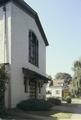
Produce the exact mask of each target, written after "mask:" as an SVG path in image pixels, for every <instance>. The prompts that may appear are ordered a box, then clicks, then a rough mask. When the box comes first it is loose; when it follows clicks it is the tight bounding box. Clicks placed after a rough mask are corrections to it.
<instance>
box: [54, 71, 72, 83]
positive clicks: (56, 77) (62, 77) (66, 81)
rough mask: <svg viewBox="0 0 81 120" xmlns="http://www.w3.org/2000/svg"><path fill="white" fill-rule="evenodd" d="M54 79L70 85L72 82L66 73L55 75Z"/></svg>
mask: <svg viewBox="0 0 81 120" xmlns="http://www.w3.org/2000/svg"><path fill="white" fill-rule="evenodd" d="M55 79H56V80H59V79H64V80H65V83H68V84H69V83H70V81H71V80H72V77H71V75H70V74H68V73H61V72H60V73H57V74H56V76H55Z"/></svg>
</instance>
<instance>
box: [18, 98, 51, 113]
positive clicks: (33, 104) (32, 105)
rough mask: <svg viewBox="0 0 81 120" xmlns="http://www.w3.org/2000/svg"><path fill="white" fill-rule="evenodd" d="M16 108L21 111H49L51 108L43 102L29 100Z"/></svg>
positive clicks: (49, 104) (47, 103)
mask: <svg viewBox="0 0 81 120" xmlns="http://www.w3.org/2000/svg"><path fill="white" fill-rule="evenodd" d="M17 108H19V109H22V110H24V111H27V110H31V111H37V110H49V109H51V108H52V104H51V103H49V102H47V101H45V100H38V99H29V100H24V101H22V102H20V103H19V104H17Z"/></svg>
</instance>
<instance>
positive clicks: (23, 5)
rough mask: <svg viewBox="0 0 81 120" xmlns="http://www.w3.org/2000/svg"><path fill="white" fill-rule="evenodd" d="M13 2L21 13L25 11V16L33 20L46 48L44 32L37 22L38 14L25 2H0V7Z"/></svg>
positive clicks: (4, 0)
mask: <svg viewBox="0 0 81 120" xmlns="http://www.w3.org/2000/svg"><path fill="white" fill-rule="evenodd" d="M10 1H11V2H13V3H15V4H16V5H17V6H18V7H19V8H21V9H22V10H23V11H25V12H26V13H27V14H29V15H30V16H31V17H32V18H34V19H35V22H36V24H37V26H38V28H39V31H40V33H41V36H42V38H43V40H44V43H45V45H46V46H48V45H49V43H48V41H47V38H46V35H45V33H44V30H43V28H42V25H41V22H40V20H39V17H38V14H37V12H36V11H34V10H33V9H32V8H31V7H30V6H29V5H28V4H27V3H26V2H24V0H0V6H3V5H4V4H6V3H7V2H10Z"/></svg>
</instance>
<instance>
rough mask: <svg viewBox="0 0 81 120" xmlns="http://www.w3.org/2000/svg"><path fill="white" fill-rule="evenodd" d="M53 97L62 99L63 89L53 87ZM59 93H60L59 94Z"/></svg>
mask: <svg viewBox="0 0 81 120" xmlns="http://www.w3.org/2000/svg"><path fill="white" fill-rule="evenodd" d="M51 91H52V97H60V98H61V97H62V87H55V86H54V87H51ZM56 91H58V92H59V93H58V94H57V92H56Z"/></svg>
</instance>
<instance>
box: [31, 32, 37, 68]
mask: <svg viewBox="0 0 81 120" xmlns="http://www.w3.org/2000/svg"><path fill="white" fill-rule="evenodd" d="M29 62H30V63H31V64H33V65H35V66H37V67H38V66H39V43H38V39H37V37H36V35H35V33H34V32H33V31H31V30H30V31H29Z"/></svg>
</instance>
